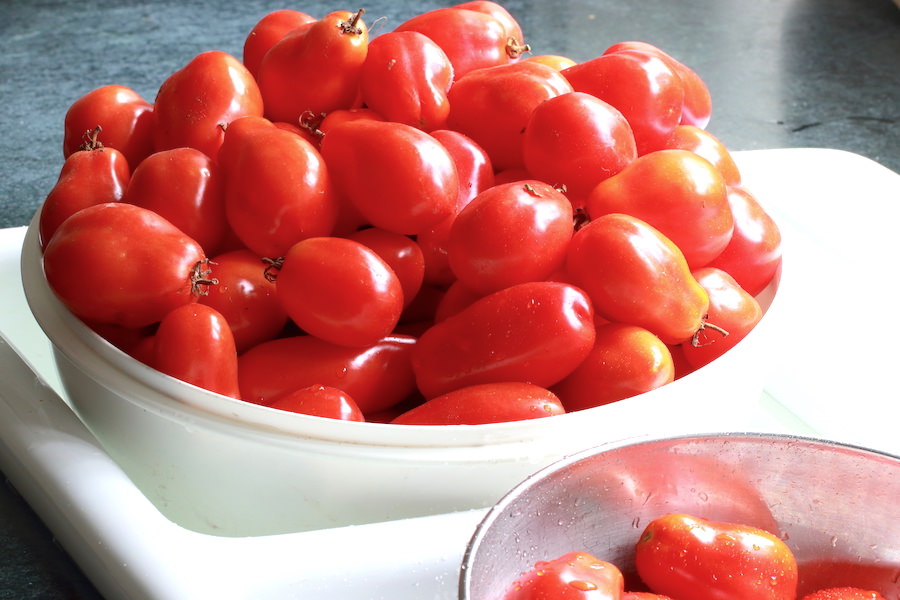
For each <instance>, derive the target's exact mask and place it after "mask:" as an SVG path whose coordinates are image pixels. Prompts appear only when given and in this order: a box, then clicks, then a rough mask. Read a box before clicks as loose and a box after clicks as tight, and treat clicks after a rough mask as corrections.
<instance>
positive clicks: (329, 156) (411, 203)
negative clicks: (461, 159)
mask: <svg viewBox="0 0 900 600" xmlns="http://www.w3.org/2000/svg"><path fill="white" fill-rule="evenodd" d="M321 148H322V156H323V157H324V159H325V162H326V164H327V165H328V168H329V170H330V171H331V172H333V173H340V177H335V185H336V186H337V187H338V189H339V190H340V192H341V194H342V195H343V196H344V197H345V198H346V199H348V200H349V201H350V202H351V203H352V204H353V206H354V207H355V208H356V210H357V211H359V213H360V214H361V215H362V216H363V217H364V218H365V219H366V220H367V221H368V222H369V223H371V224H372V225H374V226H375V227H380V228H382V229H386V230H388V231H393V232H395V233H400V234H404V235H414V234H416V233H418V232H420V231H424V230H425V229H428V228H429V227H432V226H434V225H436V224H437V223H440V222H441V221H442V220H443V219H445V218H446V217H448V216H450V215H451V214H452V213H453V212H454V207H455V204H456V201H457V196H458V194H459V179H458V175H457V173H456V166H455V165H454V163H453V159H452V157H451V156H450V153H449V152H448V151H447V149H446V148H444V146H443V145H441V143H440V142H438V141H437V140H436V139H434V138H433V137H431V136H430V135H428V134H427V133H425V132H423V131H421V130H420V129H416V128H415V127H411V126H409V125H404V124H403V123H392V122H389V121H372V120H364V121H357V122H354V123H346V124H344V125H340V126H337V127H335V128H333V129H331V130H330V131H329V132H328V134H327V135H326V136H325V138H324V139H323V140H322V147H321Z"/></svg>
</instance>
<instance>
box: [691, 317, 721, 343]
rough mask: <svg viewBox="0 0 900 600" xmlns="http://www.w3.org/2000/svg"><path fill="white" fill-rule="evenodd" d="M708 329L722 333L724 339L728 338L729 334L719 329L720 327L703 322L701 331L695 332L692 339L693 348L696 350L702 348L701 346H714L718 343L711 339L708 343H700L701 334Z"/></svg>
mask: <svg viewBox="0 0 900 600" xmlns="http://www.w3.org/2000/svg"><path fill="white" fill-rule="evenodd" d="M707 329H712V330H713V331H715V332H718V333H720V334H721V335H722V337H723V338H724V337H728V332H727V331H726V330H725V329H723V328H721V327H719V326H718V325H715V324H713V323H710V322H709V321H703V324H702V325H700V329H698V330H697V331H695V332H694V335H693V336H692V337H691V346H693V347H694V348H700V347H701V346H709V345H710V344H714V343H715V342H716V340H714V339H711V340H709V341H708V342H701V341H700V334H701V333H703V331H705V330H707Z"/></svg>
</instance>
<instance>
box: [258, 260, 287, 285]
mask: <svg viewBox="0 0 900 600" xmlns="http://www.w3.org/2000/svg"><path fill="white" fill-rule="evenodd" d="M262 262H263V264H264V265H266V268H265V269H264V270H263V277H265V278H266V281H268V282H269V283H275V280H276V279H278V271H280V270H281V267H283V266H284V257H283V256H279V257H278V258H269V257H267V256H264V257H263V258H262Z"/></svg>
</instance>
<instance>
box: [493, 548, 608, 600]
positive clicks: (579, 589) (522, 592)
mask: <svg viewBox="0 0 900 600" xmlns="http://www.w3.org/2000/svg"><path fill="white" fill-rule="evenodd" d="M624 587H625V580H624V577H623V576H622V573H621V571H619V569H618V568H617V567H616V566H615V565H613V564H612V563H609V562H606V561H603V560H600V559H598V558H596V557H594V556H592V555H591V554H588V553H587V552H568V553H566V554H563V555H562V556H559V557H556V558H553V559H551V560H546V561H540V562H538V563H536V564H535V565H534V567H533V568H532V569H530V570H528V571H525V572H524V573H523V574H522V575H521V576H519V578H518V579H516V581H514V582H513V583H512V584H510V586H509V588H508V589H507V591H506V594H505V595H504V596H503V600H551V599H553V600H620V598H621V597H622V594H623V593H624Z"/></svg>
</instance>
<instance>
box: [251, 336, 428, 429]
mask: <svg viewBox="0 0 900 600" xmlns="http://www.w3.org/2000/svg"><path fill="white" fill-rule="evenodd" d="M415 343H416V340H415V338H412V337H409V336H402V335H394V336H389V337H386V338H384V339H382V340H379V341H378V342H377V343H375V344H373V345H372V346H369V347H366V348H350V347H347V346H338V345H336V344H331V343H329V342H326V341H323V340H320V339H319V338H317V337H314V336H311V335H303V336H296V337H283V338H277V339H274V340H271V341H268V342H263V343H262V344H258V345H257V346H254V347H253V348H251V349H250V350H248V351H247V352H244V353H243V354H241V355H240V357H239V358H238V381H240V384H241V395H242V397H243V399H244V400H247V401H250V402H255V403H257V404H265V405H268V404H271V403H272V402H274V401H275V400H276V399H278V398H279V397H281V396H284V395H286V394H289V393H291V392H293V391H295V390H297V389H300V388H304V387H308V386H311V385H325V386H329V387H336V388H338V389H340V390H343V391H344V392H345V393H347V394H348V395H349V396H350V397H351V398H353V399H354V400H355V401H356V403H357V405H358V406H359V408H360V410H362V411H363V413H365V414H368V413H370V412H377V411H382V410H387V409H389V408H391V407H392V406H394V405H396V404H398V403H400V402H402V401H403V400H405V399H406V398H407V397H409V396H410V395H411V394H412V393H413V392H414V391H415V379H414V377H413V372H412V366H411V363H410V356H411V353H412V349H413V346H414V345H415Z"/></svg>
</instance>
